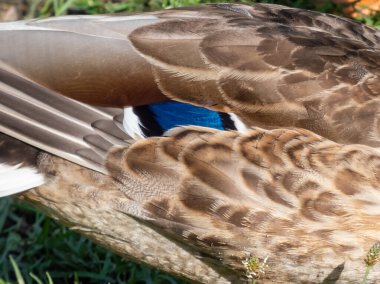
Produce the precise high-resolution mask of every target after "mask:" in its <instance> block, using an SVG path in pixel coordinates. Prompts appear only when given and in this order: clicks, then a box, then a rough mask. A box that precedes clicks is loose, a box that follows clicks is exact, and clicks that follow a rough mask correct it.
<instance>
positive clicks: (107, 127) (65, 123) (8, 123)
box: [0, 65, 131, 172]
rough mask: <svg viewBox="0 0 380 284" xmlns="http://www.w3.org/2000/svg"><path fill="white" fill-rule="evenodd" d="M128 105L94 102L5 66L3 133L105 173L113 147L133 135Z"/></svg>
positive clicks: (0, 107) (0, 74) (0, 94)
mask: <svg viewBox="0 0 380 284" xmlns="http://www.w3.org/2000/svg"><path fill="white" fill-rule="evenodd" d="M122 118H123V109H112V108H99V107H93V106H89V105H86V104H83V103H80V102H78V101H75V100H72V99H70V98H67V97H64V96H62V95H60V94H58V93H55V92H54V91H52V90H50V89H48V88H45V87H43V86H41V85H39V84H37V83H35V82H32V81H30V80H28V79H27V78H25V77H23V76H21V75H18V74H17V72H13V71H11V70H10V69H7V68H6V66H3V65H0V132H3V133H5V134H7V135H9V136H11V137H14V138H16V139H19V140H21V141H23V142H25V143H28V144H30V145H32V146H34V147H37V148H39V149H41V150H44V151H46V152H49V153H52V154H55V155H57V156H59V157H62V158H65V159H67V160H69V161H72V162H74V163H77V164H79V165H82V166H85V167H87V168H90V169H93V170H96V171H100V172H105V168H104V167H103V164H104V160H105V157H106V154H107V152H108V150H109V149H110V148H111V147H113V146H115V145H126V144H127V142H126V141H127V140H129V139H131V138H130V137H129V136H128V135H127V134H126V133H125V132H124V131H123V130H122V129H120V128H121V127H120V125H121V122H122Z"/></svg>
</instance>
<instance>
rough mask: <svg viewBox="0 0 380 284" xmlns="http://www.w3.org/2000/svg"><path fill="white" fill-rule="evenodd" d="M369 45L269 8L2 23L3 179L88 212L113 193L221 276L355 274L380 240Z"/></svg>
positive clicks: (352, 25)
mask: <svg viewBox="0 0 380 284" xmlns="http://www.w3.org/2000/svg"><path fill="white" fill-rule="evenodd" d="M379 44H380V32H379V31H377V30H375V29H371V28H369V27H366V26H364V25H362V24H359V23H356V22H353V21H350V20H347V19H343V18H340V17H337V16H333V15H325V14H321V13H317V12H310V11H304V10H298V9H291V8H286V7H282V6H276V5H263V4H256V5H253V6H246V5H238V4H216V5H208V6H199V7H195V8H181V9H173V10H166V11H160V12H154V13H147V14H141V15H135V16H126V17H124V16H118V17H115V16H97V17H94V16H90V17H88V16H75V17H74V16H70V17H62V18H55V19H45V20H33V21H24V22H17V23H9V24H2V25H0V60H1V69H0V80H1V83H0V100H1V105H0V131H1V132H2V133H4V134H5V135H2V136H1V141H2V143H1V144H0V153H1V154H0V162H1V163H2V164H1V165H2V168H0V169H2V172H0V174H2V175H1V182H2V184H3V185H2V192H3V193H5V194H10V193H13V192H19V191H23V190H26V189H29V188H32V187H36V186H40V187H39V189H38V191H39V190H42V192H44V190H45V193H44V194H45V195H48V196H49V201H48V202H50V203H53V201H54V202H59V201H60V202H62V199H63V200H65V202H66V205H65V206H66V207H65V208H71V210H72V211H77V212H72V213H71V214H77V215H78V216H81V217H80V218H82V219H81V220H84V219H86V218H93V216H87V215H86V214H84V213H83V208H81V203H82V202H83V203H85V202H88V200H86V199H89V200H96V201H97V202H98V201H99V200H104V199H107V206H108V207H107V210H108V211H107V212H109V211H110V210H111V209H110V208H112V210H114V211H112V212H115V214H116V213H120V212H122V213H123V214H127V215H128V216H132V217H134V218H137V219H138V220H143V221H144V222H146V223H147V224H148V225H149V226H153V228H155V230H158V231H159V232H161V233H162V234H164V235H166V236H169V237H170V238H174V239H175V240H176V241H178V242H180V243H181V245H182V246H185V247H186V248H188V249H189V250H192V251H193V252H195V253H197V254H198V257H200V258H202V260H203V261H207V262H216V263H218V264H219V265H220V266H223V267H225V268H226V269H228V271H229V274H230V275H245V274H246V275H247V276H252V277H258V276H261V277H263V278H265V279H267V280H268V279H269V280H270V279H272V281H273V282H276V283H279V282H281V281H282V282H291V283H294V282H322V281H330V280H331V279H333V280H334V279H335V280H337V279H339V280H341V281H342V282H344V283H346V282H347V281H354V282H357V280H358V279H360V278H361V277H362V275H363V273H364V270H365V265H364V263H363V259H364V257H365V255H366V252H367V251H368V249H369V248H370V247H371V246H372V245H373V244H375V243H377V242H378V241H380V235H379V229H380V228H379V225H378V221H379V218H380V194H379V188H380V176H379V173H380V172H379V170H380V152H379V150H378V148H376V147H378V146H380V139H379V133H380V127H379V125H378V120H379V114H378V110H380V107H379V103H380V101H379V99H378V95H379V94H380V77H379V76H380V71H379V65H378V62H380V50H379ZM62 94H63V95H65V96H69V97H71V98H73V99H75V100H72V99H68V98H66V97H64V96H62ZM169 99H170V100H174V101H177V102H165V101H168V100H169ZM78 101H81V102H78ZM162 102H163V103H162ZM178 102H182V103H178ZM183 103H187V104H183ZM189 104H192V105H193V106H192V105H189ZM90 105H96V106H97V107H94V106H90ZM125 106H132V107H133V109H130V108H127V109H126V110H125V111H124V114H125V115H124V119H123V110H122V109H120V107H125ZM105 107H116V108H113V109H112V108H105ZM205 108H207V109H205ZM189 113H191V115H192V116H191V119H190V122H189V120H188V119H189V118H188V117H185V116H189ZM223 113H224V114H223ZM169 115H170V116H169ZM183 117H185V119H184V118H183ZM136 121H137V122H138V123H139V126H138V125H136V124H133V122H136ZM181 124H194V125H198V126H183V127H179V128H174V129H172V130H170V131H169V132H167V133H166V135H165V136H161V137H157V136H156V137H151V138H144V139H141V138H138V137H139V136H140V137H146V136H151V135H153V136H155V135H158V134H161V133H163V132H164V131H166V130H167V129H169V128H171V127H173V126H176V125H181ZM200 126H203V127H200ZM209 126H212V127H213V128H214V129H212V128H208V127H209ZM295 127H298V128H295ZM263 128H265V129H263ZM122 129H123V130H126V132H127V133H128V135H127V134H126V133H125V132H124V131H122ZM228 129H232V130H233V129H236V130H238V131H236V130H235V131H225V130H228ZM10 137H14V138H16V139H18V140H20V141H23V142H25V143H28V144H30V145H32V146H34V147H36V148H38V149H41V150H42V151H40V150H36V149H35V148H32V147H30V146H26V145H25V144H23V143H20V142H15V140H13V138H10ZM131 137H132V138H134V140H132V139H131ZM46 153H51V154H55V155H57V156H58V157H61V158H63V159H65V160H62V159H59V158H56V157H54V156H49V155H47V154H46ZM70 162H73V163H76V164H78V165H81V166H82V167H78V166H76V165H73V164H72V163H70ZM86 168H89V169H91V171H90V170H87V169H86ZM96 172H100V173H102V174H100V173H96ZM16 177H17V179H16ZM21 177H22V178H21ZM4 184H5V185H4ZM64 188H70V190H69V192H70V196H66V197H65V196H64V195H63V196H62V194H61V192H65V190H64ZM53 189H56V190H53ZM75 198H76V199H75ZM68 200H75V207H73V206H72V207H67V206H70V205H67V203H70V202H68ZM94 204H95V206H93V208H92V213H93V214H95V215H96V212H102V210H104V208H102V207H101V206H99V203H96V202H95V203H94ZM50 206H51V207H53V205H50ZM79 208H80V209H79ZM60 209H62V208H60ZM51 210H52V209H51ZM60 212H61V214H63V215H64V213H62V212H65V211H64V210H63V209H62V210H61V211H60ZM66 214H68V213H67V211H66ZM99 214H100V213H99ZM110 219H112V218H110ZM109 221H110V222H111V221H112V220H109ZM119 221H120V220H119V219H118V222H119ZM99 222H100V221H99V219H98V220H97V221H94V224H96V225H98V223H99ZM94 226H95V225H94ZM90 229H91V228H89V230H90ZM169 254H170V253H169ZM256 258H257V259H258V260H260V261H261V264H260V263H256V262H255V261H256ZM264 260H265V261H264ZM264 262H265V263H264ZM264 270H265V271H264ZM264 272H265V273H264ZM334 277H335V278H334ZM371 277H373V278H371V279H379V277H380V269H379V268H376V267H375V268H374V269H373V271H372V272H371ZM231 279H232V278H231ZM231 281H232V280H231ZM374 281H375V280H374ZM326 283H328V282H326Z"/></svg>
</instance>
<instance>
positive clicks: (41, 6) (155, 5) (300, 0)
mask: <svg viewBox="0 0 380 284" xmlns="http://www.w3.org/2000/svg"><path fill="white" fill-rule="evenodd" d="M218 2H240V3H248V4H249V3H258V2H263V3H275V4H282V5H286V6H292V7H298V8H304V9H311V10H319V11H322V12H330V13H340V12H341V11H342V8H343V7H344V6H343V5H336V4H333V3H332V2H331V1H329V0H324V1H323V0H320V1H314V0H296V1H294V0H257V1H255V0H241V1H238V0H224V1H220V0H128V1H126V0H124V1H123V0H113V1H107V0H29V5H28V6H27V8H26V10H25V11H24V12H25V14H26V17H28V18H31V17H47V16H59V15H64V14H99V13H115V12H125V11H127V12H136V11H151V10H158V9H163V8H170V7H183V6H191V5H198V4H203V3H218ZM347 5H352V4H346V6H347Z"/></svg>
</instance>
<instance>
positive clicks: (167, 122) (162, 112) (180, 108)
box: [148, 102, 225, 131]
mask: <svg viewBox="0 0 380 284" xmlns="http://www.w3.org/2000/svg"><path fill="white" fill-rule="evenodd" d="M148 107H149V110H150V111H151V112H152V114H153V117H154V119H155V120H156V122H157V123H158V124H159V125H160V127H161V128H162V130H163V131H166V130H169V129H171V128H174V127H177V126H181V125H197V126H204V127H211V128H215V129H220V130H224V129H225V127H224V124H223V119H222V117H221V115H220V114H219V113H218V112H216V111H212V110H209V109H206V108H203V107H198V106H194V105H191V104H186V103H181V102H165V103H157V104H151V105H149V106H148Z"/></svg>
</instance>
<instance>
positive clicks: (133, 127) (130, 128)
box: [123, 107, 145, 139]
mask: <svg viewBox="0 0 380 284" xmlns="http://www.w3.org/2000/svg"><path fill="white" fill-rule="evenodd" d="M123 127H124V131H125V132H126V133H127V134H128V135H129V136H131V137H132V138H133V139H138V138H145V135H144V133H143V132H142V129H141V127H143V126H142V125H141V122H140V118H139V117H138V116H137V115H136V114H135V113H134V112H133V107H126V108H124V119H123Z"/></svg>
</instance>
